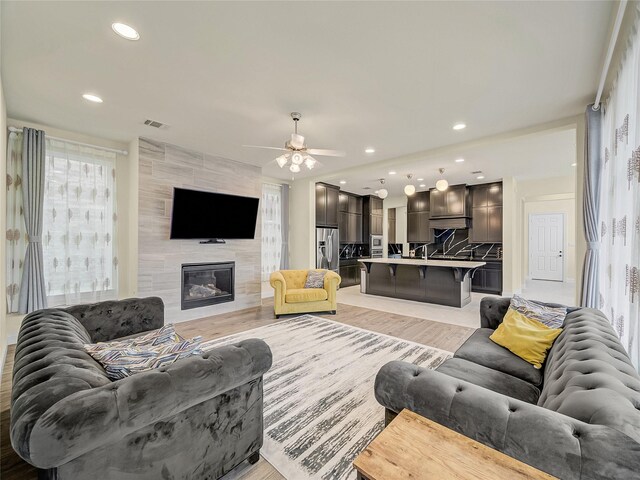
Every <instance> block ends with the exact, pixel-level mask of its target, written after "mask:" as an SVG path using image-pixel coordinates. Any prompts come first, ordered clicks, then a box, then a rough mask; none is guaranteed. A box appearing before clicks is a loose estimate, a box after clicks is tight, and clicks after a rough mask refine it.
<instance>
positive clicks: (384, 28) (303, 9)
mask: <svg viewBox="0 0 640 480" xmlns="http://www.w3.org/2000/svg"><path fill="white" fill-rule="evenodd" d="M0 5H1V6H0V8H2V15H1V20H2V24H1V29H2V33H1V35H2V42H1V46H2V52H1V53H2V78H3V84H4V90H5V96H6V99H7V109H8V115H9V116H10V117H13V118H18V119H22V120H27V121H32V122H37V123H41V124H47V125H51V126H55V127H58V128H61V129H66V130H71V131H75V132H79V133H85V134H89V135H94V136H98V137H102V138H107V139H112V140H119V141H129V140H131V139H132V138H135V137H137V136H147V137H151V138H154V139H158V140H162V141H166V142H171V143H175V144H179V145H183V146H186V147H190V148H195V149H199V150H203V151H206V152H208V153H211V154H216V155H220V156H225V157H228V158H232V159H235V160H238V161H242V162H248V163H252V164H255V165H260V166H263V167H264V168H263V171H264V173H265V174H266V175H270V176H279V177H282V178H288V177H289V175H287V173H288V172H285V171H282V170H280V169H278V168H277V166H276V165H275V164H273V163H271V164H270V163H269V162H270V161H271V160H272V159H273V158H274V157H275V156H276V155H274V152H272V151H268V150H264V151H262V150H254V149H247V148H243V147H242V146H241V145H243V144H260V145H273V146H281V145H282V144H283V143H284V141H285V140H286V139H287V138H288V136H289V134H290V133H291V130H292V122H291V120H290V118H289V112H291V111H294V110H295V111H300V112H302V114H303V118H302V121H301V122H300V132H301V133H302V134H303V135H305V136H306V137H307V144H308V145H309V146H310V147H315V148H333V149H341V150H345V151H346V152H347V156H346V157H345V158H337V159H336V158H323V159H322V161H323V163H324V166H323V168H322V170H321V172H322V173H325V174H326V173H329V172H334V171H339V170H341V169H344V168H348V167H353V166H355V165H362V164H367V163H371V162H375V161H379V160H383V159H387V158H392V157H397V156H400V155H405V154H409V153H413V152H420V151H424V150H429V149H433V148H435V147H438V146H442V145H450V144H457V143H460V142H468V141H470V140H472V139H478V138H481V137H485V136H489V135H493V134H496V133H499V132H505V131H511V130H515V129H518V128H522V127H526V126H530V125H535V124H540V123H544V122H548V121H551V120H555V119H558V118H563V117H567V116H571V115H576V114H578V113H581V112H582V111H583V110H584V106H585V105H586V104H587V103H588V102H589V101H592V100H593V95H594V93H595V88H596V86H597V80H598V75H599V73H600V68H601V62H602V56H603V51H604V48H605V47H606V43H607V30H608V26H609V21H610V14H611V10H612V8H614V6H615V3H614V2H607V1H584V2H582V1H576V2H537V1H532V2H480V1H479V2H408V3H404V2H403V3H400V2H371V3H364V2H351V3H342V2H255V3H247V2H194V3H186V2H179V1H174V2H55V1H52V2H38V3H35V2H27V1H23V2H0ZM114 21H121V22H125V23H129V24H131V25H133V26H134V27H136V28H137V29H138V30H139V32H140V35H141V40H140V41H138V42H130V41H126V40H123V39H121V38H119V37H117V36H115V35H114V34H113V32H112V31H111V28H110V26H111V23H112V22H114ZM89 91H90V92H93V93H96V94H98V95H100V96H102V97H103V99H104V103H103V104H101V105H95V104H88V103H87V102H86V101H85V100H83V99H82V98H81V94H82V93H85V92H89ZM147 118H150V119H153V120H158V121H161V122H164V123H167V124H169V125H170V128H169V129H168V130H164V131H161V130H155V129H152V128H151V127H147V126H144V125H142V123H143V121H144V120H145V119H147ZM458 121H464V122H466V123H467V124H468V128H467V129H466V130H463V131H460V132H454V131H453V130H452V129H451V126H452V125H453V124H454V123H456V122H458ZM368 146H373V147H375V148H376V153H375V154H373V155H367V154H365V153H364V148H365V147H368ZM466 166H467V165H465V167H466ZM314 173H316V174H317V173H319V172H314ZM368 173H369V172H367V174H368Z"/></svg>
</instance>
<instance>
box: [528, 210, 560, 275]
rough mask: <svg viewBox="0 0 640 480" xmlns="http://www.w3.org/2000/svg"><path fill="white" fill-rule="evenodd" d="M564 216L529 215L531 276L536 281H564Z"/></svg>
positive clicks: (550, 214)
mask: <svg viewBox="0 0 640 480" xmlns="http://www.w3.org/2000/svg"><path fill="white" fill-rule="evenodd" d="M563 246H564V214H562V213H535V214H533V213H532V214H531V215H529V276H530V277H531V278H533V279H536V280H555V281H558V282H562V281H563V279H564V252H563Z"/></svg>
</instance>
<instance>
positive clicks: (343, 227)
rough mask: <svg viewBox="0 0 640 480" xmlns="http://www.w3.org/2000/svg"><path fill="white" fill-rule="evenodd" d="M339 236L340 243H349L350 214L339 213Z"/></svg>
mask: <svg viewBox="0 0 640 480" xmlns="http://www.w3.org/2000/svg"><path fill="white" fill-rule="evenodd" d="M338 235H339V236H340V243H349V214H348V213H347V212H339V213H338Z"/></svg>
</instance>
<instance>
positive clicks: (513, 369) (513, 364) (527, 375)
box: [454, 328, 543, 387]
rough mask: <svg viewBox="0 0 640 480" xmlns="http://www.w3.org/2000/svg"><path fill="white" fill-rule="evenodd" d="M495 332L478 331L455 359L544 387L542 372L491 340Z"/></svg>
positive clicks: (480, 329)
mask: <svg viewBox="0 0 640 480" xmlns="http://www.w3.org/2000/svg"><path fill="white" fill-rule="evenodd" d="M493 332H494V330H493V329H491V328H479V329H477V330H476V331H475V332H474V333H473V334H472V335H471V336H470V337H469V338H468V339H467V341H466V342H464V344H463V345H462V346H461V347H460V348H459V349H458V350H457V351H456V353H455V355H454V357H456V358H461V359H464V360H468V361H470V362H474V363H477V364H478V365H483V366H485V367H487V368H492V369H493V370H498V371H499V372H503V373H506V374H508V375H512V376H514V377H517V378H520V379H522V380H525V381H527V382H529V383H531V384H533V385H535V386H538V387H539V386H540V385H542V378H543V377H542V370H540V369H536V368H534V367H533V365H531V364H530V363H529V362H527V361H525V360H523V359H521V358H520V357H518V356H517V355H514V354H513V353H511V352H510V351H509V350H507V349H506V348H504V347H501V346H500V345H497V344H495V343H494V342H492V341H491V340H489V337H490V336H491V334H492V333H493Z"/></svg>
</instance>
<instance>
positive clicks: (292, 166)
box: [289, 163, 300, 173]
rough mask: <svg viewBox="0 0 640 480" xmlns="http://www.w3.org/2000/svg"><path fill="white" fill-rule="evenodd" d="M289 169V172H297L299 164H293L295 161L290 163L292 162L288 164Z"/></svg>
mask: <svg viewBox="0 0 640 480" xmlns="http://www.w3.org/2000/svg"><path fill="white" fill-rule="evenodd" d="M289 170H290V171H291V173H298V172H300V165H297V164H295V163H292V164H291V165H290V166H289Z"/></svg>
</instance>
